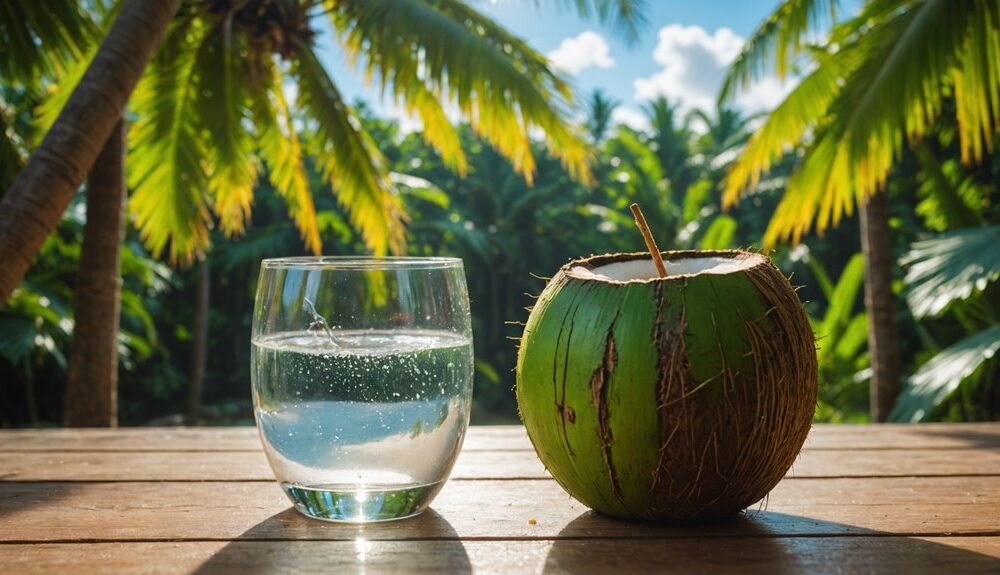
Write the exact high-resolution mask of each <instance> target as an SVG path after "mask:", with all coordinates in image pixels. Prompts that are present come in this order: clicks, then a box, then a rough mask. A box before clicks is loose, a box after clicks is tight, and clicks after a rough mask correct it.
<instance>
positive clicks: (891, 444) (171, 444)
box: [0, 423, 1000, 453]
mask: <svg viewBox="0 0 1000 575" xmlns="http://www.w3.org/2000/svg"><path fill="white" fill-rule="evenodd" d="M805 449H806V450H812V449H817V450H862V449H864V450H869V449H870V450H889V449H892V450H899V449H907V450H909V449H1000V425H997V424H992V423H982V424H976V423H962V424H947V423H946V424H937V423H931V424H921V425H893V424H882V425H822V424H820V425H814V426H813V429H812V432H811V433H810V434H809V438H808V439H807V440H806V445H805ZM259 450H260V440H259V438H258V437H257V430H256V428H254V427H122V428H118V429H5V430H2V431H0V452H11V453H19V452H25V451H213V452H215V451H259ZM463 451H532V447H531V442H530V441H528V436H527V435H526V434H525V432H524V428H523V427H521V426H519V425H497V426H473V427H470V428H469V434H468V436H467V437H466V441H465V446H464V447H463Z"/></svg>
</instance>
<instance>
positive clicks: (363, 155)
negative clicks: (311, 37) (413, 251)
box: [293, 42, 406, 255]
mask: <svg viewBox="0 0 1000 575" xmlns="http://www.w3.org/2000/svg"><path fill="white" fill-rule="evenodd" d="M294 46H295V51H296V52H295V53H296V56H297V57H296V59H295V63H294V66H293V73H294V75H295V77H296V79H297V80H298V85H299V103H300V105H301V106H302V108H303V109H304V110H305V111H306V112H308V113H309V115H310V116H311V117H312V118H313V119H314V120H315V126H314V129H313V133H312V135H311V136H310V137H309V139H308V140H307V142H306V148H307V149H308V151H309V152H310V153H311V154H312V155H313V156H314V157H315V158H316V164H317V167H318V168H319V170H320V172H321V173H322V175H323V178H324V179H325V180H327V181H328V182H329V183H330V185H332V186H333V189H334V190H335V192H336V194H337V198H338V200H339V201H340V204H341V206H343V207H344V209H345V210H346V211H347V212H348V214H349V217H350V220H351V224H352V225H353V226H354V227H355V228H357V229H358V230H360V231H361V235H362V237H363V238H364V240H365V243H366V244H367V245H368V246H369V247H370V248H371V249H372V251H373V252H375V254H377V255H382V254H385V253H386V252H387V251H391V252H392V253H403V252H404V250H405V247H404V246H405V236H404V233H403V231H404V230H403V224H404V222H405V219H406V216H405V214H404V213H403V207H402V204H401V202H400V200H399V198H398V196H397V195H396V193H395V191H394V189H393V186H392V182H391V181H389V175H388V171H387V169H386V167H385V164H384V160H383V158H382V155H381V154H380V153H379V151H378V148H377V146H376V145H375V143H374V142H372V141H371V138H370V137H369V136H368V134H367V133H366V132H365V131H364V129H363V128H362V127H361V122H360V121H359V120H358V119H357V117H356V116H355V115H354V112H353V110H352V109H351V107H350V106H349V105H348V104H347V103H346V102H345V101H344V99H343V98H342V97H341V95H340V91H339V90H338V89H337V86H336V84H334V82H333V80H331V79H330V77H329V76H328V75H327V73H326V70H325V69H324V68H323V65H322V64H321V63H320V61H319V59H318V58H317V57H316V54H315V53H314V52H313V50H312V49H311V48H310V47H309V46H306V45H305V44H303V43H301V42H296V43H295V44H294Z"/></svg>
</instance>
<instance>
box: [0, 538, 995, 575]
mask: <svg viewBox="0 0 1000 575" xmlns="http://www.w3.org/2000/svg"><path fill="white" fill-rule="evenodd" d="M0 549H2V551H0V573H11V574H15V573H16V574H23V575H32V574H36V573H92V574H97V575H101V574H105V573H107V574H117V573H134V574H138V575H161V574H168V573H169V574H173V573H223V574H226V573H233V574H236V575H246V574H247V573H342V572H349V573H353V572H363V571H366V570H367V571H370V572H375V573H385V572H389V573H465V572H469V571H475V572H477V573H542V572H544V573H581V572H586V573H648V572H670V573H706V572H707V573H714V572H720V571H722V572H730V571H733V570H738V571H739V572H740V573H747V574H751V575H752V574H771V573H784V572H796V573H860V572H864V573H887V574H893V575H894V574H896V573H908V574H924V573H927V574H931V573H934V574H936V573H942V572H947V573H989V572H994V573H995V572H996V571H997V570H998V569H1000V538H996V537H958V538H907V537H837V538H829V539H824V538H815V537H805V538H780V539H756V538H751V539H727V538H716V539H693V540H692V539H674V540H618V541H580V540H560V541H520V542H516V543H514V544H512V543H511V542H507V541H464V542H460V541H370V540H366V539H358V540H356V541H294V542H286V541H283V542H275V541H260V542H250V541H235V542H185V543H154V542H138V543H125V544H122V543H97V544H89V545H86V546H81V545H77V544H40V545H39V544H36V545H5V546H3V547H0Z"/></svg>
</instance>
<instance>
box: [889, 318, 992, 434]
mask: <svg viewBox="0 0 1000 575" xmlns="http://www.w3.org/2000/svg"><path fill="white" fill-rule="evenodd" d="M997 350H1000V325H995V326H993V327H990V328H987V329H985V330H983V331H980V332H978V333H975V334H972V335H970V336H968V337H966V338H964V339H962V340H961V341H959V342H958V343H956V344H955V345H952V346H951V347H948V348H946V349H944V350H943V351H941V352H940V353H938V354H937V355H935V356H934V357H932V358H931V359H930V361H928V362H927V363H925V364H924V365H923V366H922V367H921V368H920V369H919V370H918V371H917V372H916V373H914V374H913V375H912V376H911V377H910V378H909V379H908V380H907V382H906V385H905V386H904V387H903V392H902V393H901V394H900V396H899V399H897V400H896V406H895V407H894V408H893V410H892V413H891V414H890V415H889V420H890V421H901V422H910V423H914V422H918V421H922V420H924V419H926V418H928V417H929V416H930V415H932V414H933V412H934V410H935V408H936V407H937V406H939V405H941V404H942V403H943V402H944V401H945V400H947V399H948V397H950V396H951V394H953V393H954V392H955V390H957V389H958V388H959V387H960V386H961V385H962V384H964V383H965V382H966V381H968V380H969V379H970V378H972V377H974V376H975V375H976V374H977V373H979V372H980V368H981V367H982V366H983V364H984V363H985V362H986V361H988V360H990V359H992V358H993V357H995V355H996V353H997Z"/></svg>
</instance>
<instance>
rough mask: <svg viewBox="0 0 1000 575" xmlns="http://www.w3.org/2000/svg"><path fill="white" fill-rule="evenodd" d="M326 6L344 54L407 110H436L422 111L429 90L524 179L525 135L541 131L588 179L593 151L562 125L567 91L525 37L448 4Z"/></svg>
mask: <svg viewBox="0 0 1000 575" xmlns="http://www.w3.org/2000/svg"><path fill="white" fill-rule="evenodd" d="M327 7H328V8H329V11H330V15H331V18H332V20H333V23H334V27H335V28H336V30H337V31H338V34H339V36H340V39H341V41H342V44H343V45H344V47H345V48H346V50H347V51H348V53H349V54H350V55H351V56H352V58H354V59H356V60H361V61H363V63H364V69H365V71H366V73H367V75H368V76H369V78H374V77H377V78H378V79H379V81H380V83H381V85H382V87H383V90H385V89H391V90H392V92H393V94H394V96H396V97H397V98H399V99H401V100H402V101H403V102H404V103H405V105H406V107H407V108H408V109H413V110H416V111H417V112H418V113H420V114H421V115H422V116H423V114H424V110H425V109H426V110H429V111H430V112H432V113H436V108H434V107H433V106H432V107H429V108H427V107H425V106H424V104H425V103H426V101H427V100H428V99H429V98H428V93H429V94H431V95H434V96H435V97H437V98H439V99H443V100H446V101H451V102H453V103H454V104H455V106H456V107H457V109H458V111H459V112H460V114H461V115H462V117H463V118H465V119H466V120H468V121H469V122H470V124H471V125H472V127H473V129H474V130H475V131H476V133H477V134H479V135H480V136H481V137H482V138H483V139H485V140H486V141H487V142H489V143H490V144H491V145H492V146H493V147H494V148H496V149H497V151H499V152H500V153H501V154H502V155H503V156H504V157H505V158H507V159H508V160H509V161H510V162H511V163H512V165H513V166H514V168H515V169H516V170H517V171H518V172H519V173H521V174H523V175H525V177H526V178H528V179H529V181H530V179H531V176H532V174H533V172H534V170H535V161H534V158H533V157H532V152H531V143H530V139H529V137H528V133H529V130H530V129H531V128H532V127H537V128H539V129H541V130H542V131H543V132H544V134H545V138H546V140H547V142H548V144H549V149H550V150H552V153H554V154H556V155H557V156H558V157H559V158H560V159H561V160H562V161H563V164H564V166H565V167H566V168H567V169H568V170H569V171H570V172H571V173H572V174H573V175H574V176H576V177H578V178H581V179H589V170H588V168H587V161H588V159H589V151H588V149H587V147H586V146H585V144H584V143H583V142H582V140H581V139H580V138H579V134H578V133H577V130H576V129H575V128H573V127H571V126H570V124H569V122H568V103H569V102H568V100H569V87H568V85H567V84H566V82H565V81H564V80H563V79H562V78H561V77H559V76H558V75H557V74H556V73H555V72H554V71H552V70H551V69H550V68H549V66H548V61H547V60H546V59H545V57H544V56H542V55H541V54H539V53H538V52H536V51H534V50H533V49H531V48H530V47H529V46H527V44H526V43H524V42H523V41H522V40H520V39H518V38H516V37H515V36H513V35H511V34H510V33H508V32H506V31H504V30H503V29H502V28H500V27H499V26H497V25H496V24H494V23H493V22H491V21H490V20H489V19H488V18H485V17H484V16H482V15H481V14H479V13H478V12H476V11H475V10H473V9H472V8H470V7H468V6H467V5H465V4H464V3H462V2H457V1H454V0H436V1H433V2H424V1H419V0H365V1H363V2H362V1H354V2H331V1H328V2H327ZM417 83H422V84H423V85H424V86H423V87H419V86H416V84H417ZM425 121H426V118H425ZM432 144H435V145H437V144H436V143H435V142H434V141H432ZM448 161H450V162H452V163H455V162H456V161H457V160H456V159H455V158H454V157H453V156H452V157H449V158H448Z"/></svg>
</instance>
